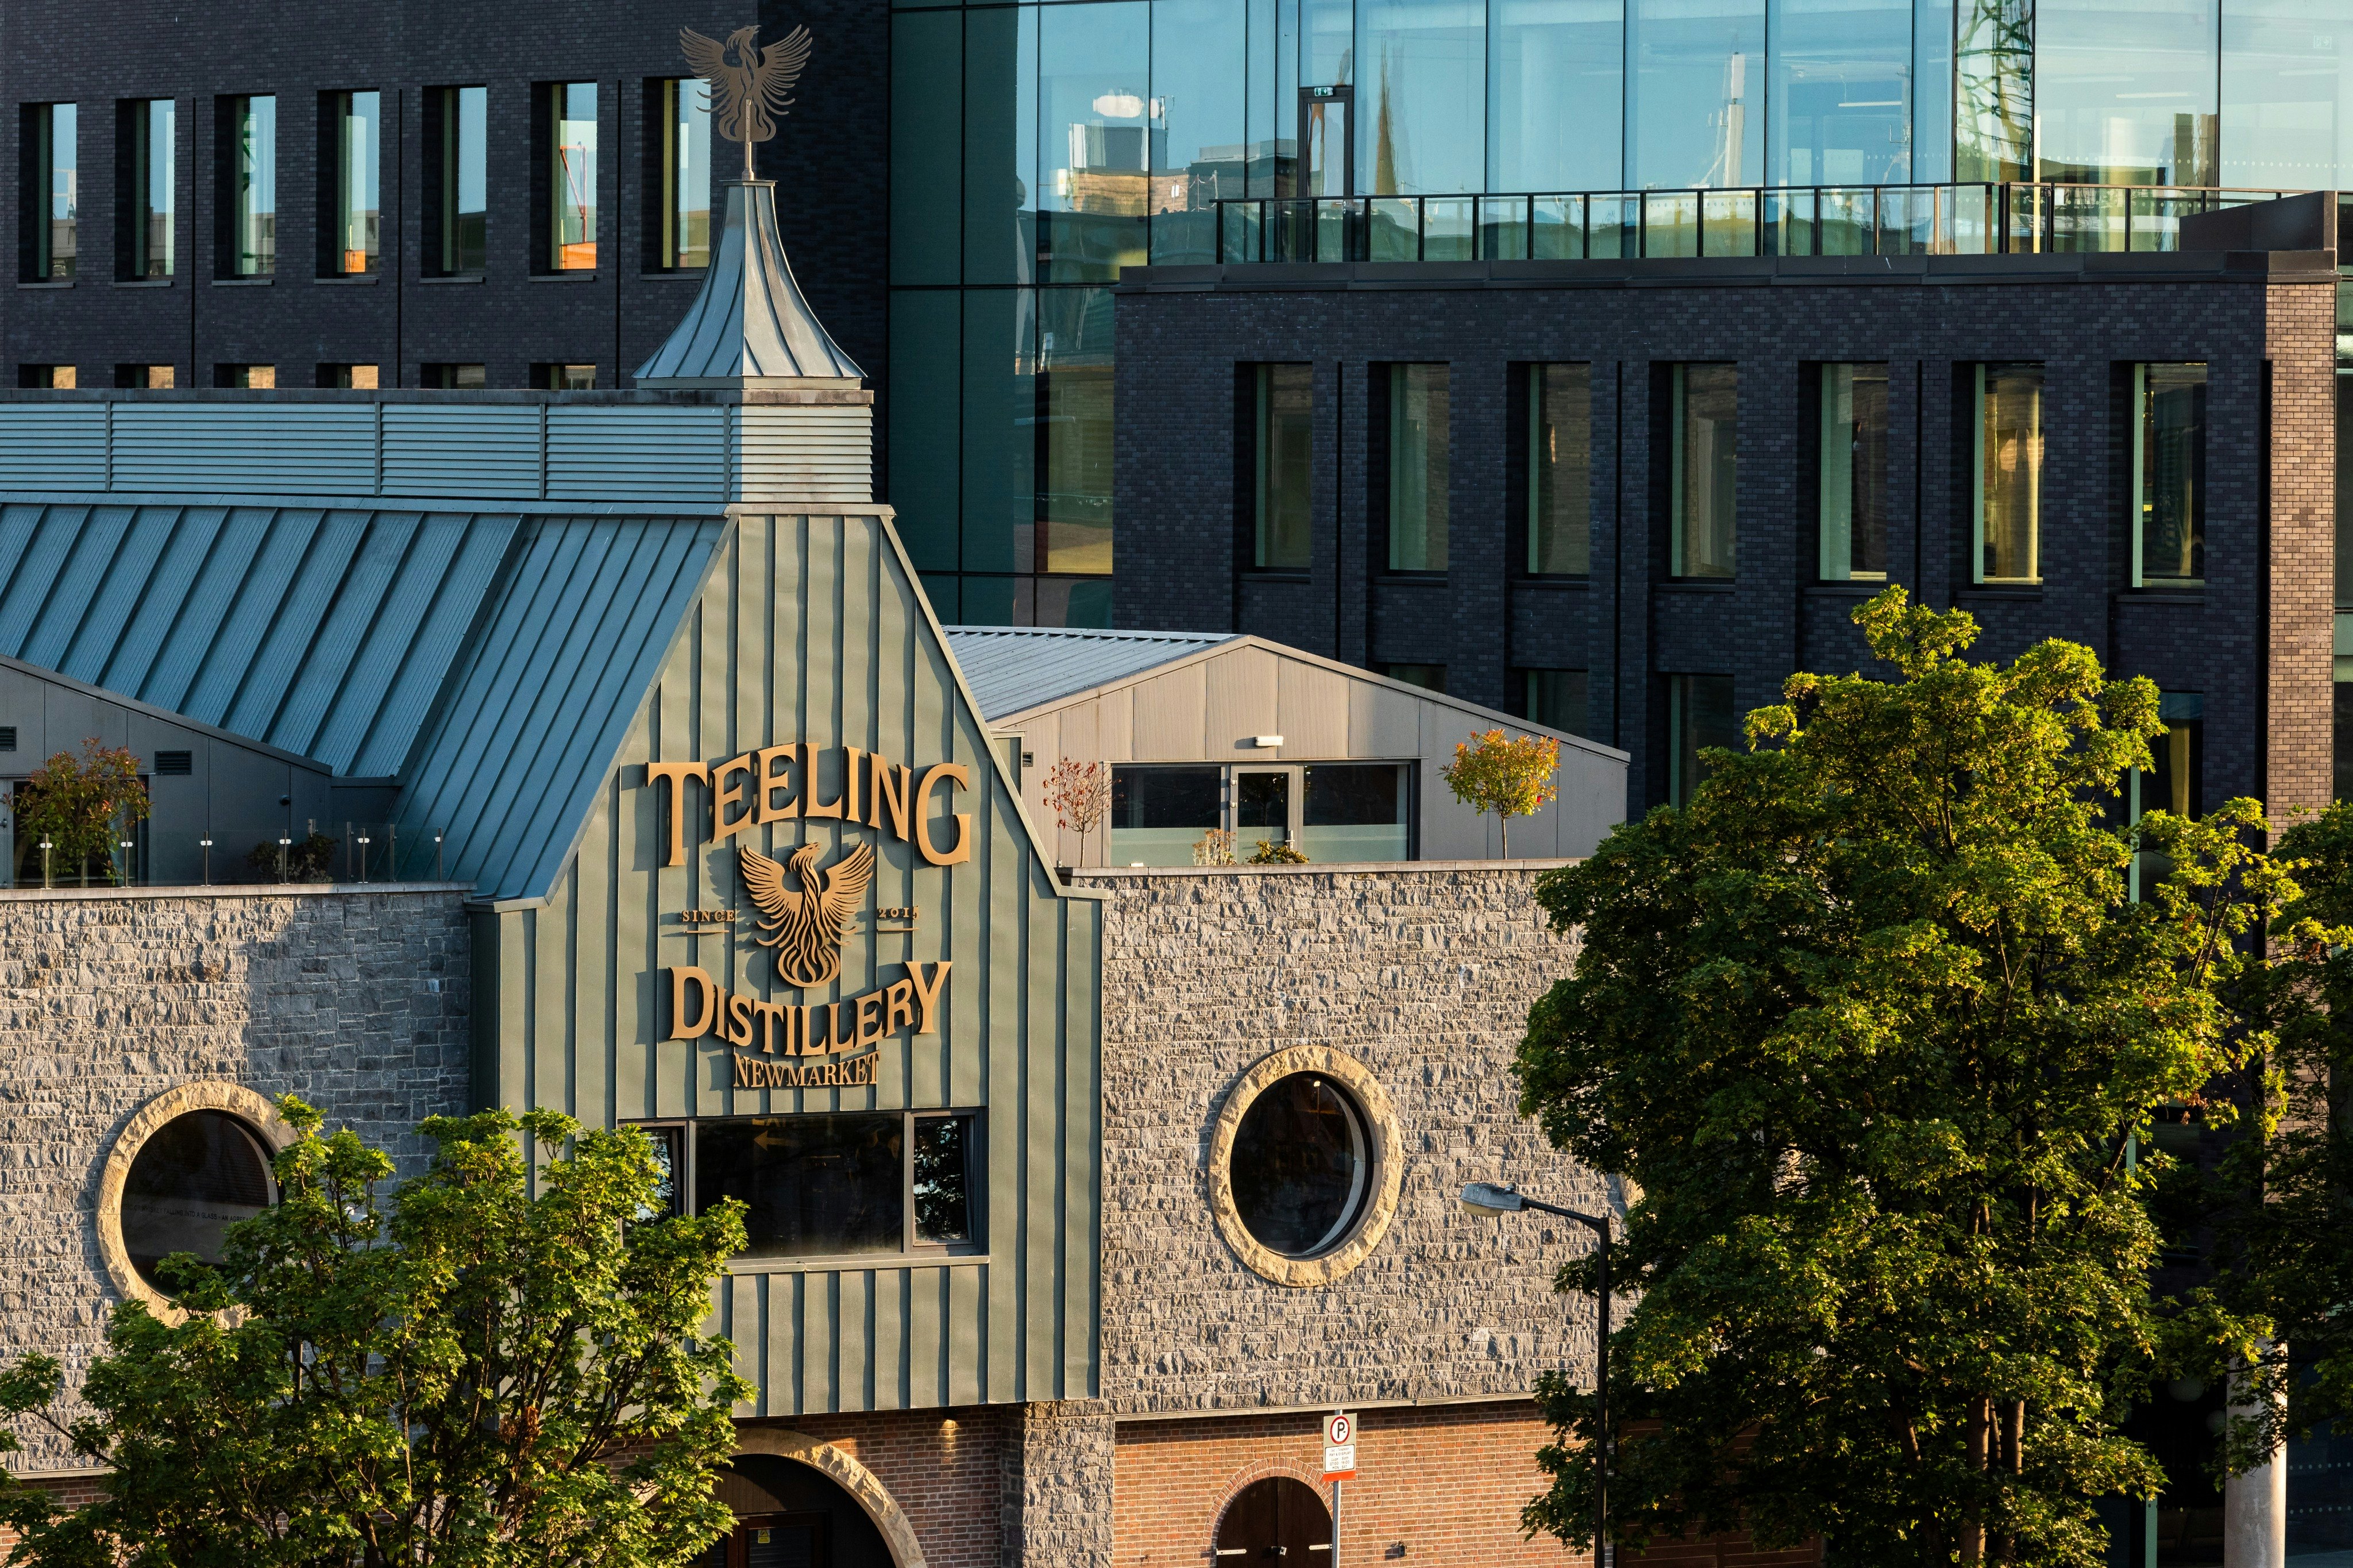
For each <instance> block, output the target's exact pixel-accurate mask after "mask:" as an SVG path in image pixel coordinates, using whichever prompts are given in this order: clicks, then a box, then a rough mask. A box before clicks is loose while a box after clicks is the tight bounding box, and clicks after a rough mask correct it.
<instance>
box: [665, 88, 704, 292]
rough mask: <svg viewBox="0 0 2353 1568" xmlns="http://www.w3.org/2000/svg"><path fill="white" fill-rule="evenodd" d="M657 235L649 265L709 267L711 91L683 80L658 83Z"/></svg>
mask: <svg viewBox="0 0 2353 1568" xmlns="http://www.w3.org/2000/svg"><path fill="white" fill-rule="evenodd" d="M660 110H661V145H660V148H659V155H660V160H661V163H660V167H661V184H662V188H661V233H660V235H659V237H658V239H657V242H656V247H655V252H654V265H655V266H657V267H659V268H681V267H708V266H710V265H711V89H710V88H709V87H708V86H707V85H706V84H705V83H703V82H702V81H701V80H698V79H694V78H691V77H689V78H686V79H671V80H668V81H664V82H663V83H662V84H661V100H660Z"/></svg>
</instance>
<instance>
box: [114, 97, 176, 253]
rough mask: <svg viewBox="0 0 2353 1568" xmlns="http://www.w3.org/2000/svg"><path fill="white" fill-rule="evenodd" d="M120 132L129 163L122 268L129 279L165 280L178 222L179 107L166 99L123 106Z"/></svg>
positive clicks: (147, 100)
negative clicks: (121, 129) (124, 109)
mask: <svg viewBox="0 0 2353 1568" xmlns="http://www.w3.org/2000/svg"><path fill="white" fill-rule="evenodd" d="M123 131H124V139H123V146H124V150H125V152H126V153H128V157H127V158H126V159H125V162H126V163H128V165H129V167H128V168H127V169H126V170H125V171H124V172H125V173H126V174H128V175H129V178H128V179H127V180H126V181H125V182H124V186H123V195H124V197H125V200H124V202H123V205H124V207H125V208H127V216H128V218H129V222H128V223H127V224H125V226H124V228H123V239H124V256H123V271H124V273H125V274H126V275H128V276H130V277H132V278H169V277H171V276H172V272H173V262H174V249H175V244H174V242H175V238H176V236H175V232H174V231H175V230H176V228H177V226H178V225H177V217H178V211H177V208H178V201H177V191H178V188H179V158H178V146H179V110H178V106H177V105H176V104H174V102H173V100H170V99H168V98H151V99H140V100H136V101H135V102H132V103H131V104H129V105H127V106H126V112H125V113H124V115H123Z"/></svg>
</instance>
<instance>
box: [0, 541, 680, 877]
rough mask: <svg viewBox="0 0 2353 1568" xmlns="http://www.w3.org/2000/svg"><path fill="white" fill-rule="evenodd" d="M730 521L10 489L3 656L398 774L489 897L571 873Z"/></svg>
mask: <svg viewBox="0 0 2353 1568" xmlns="http://www.w3.org/2000/svg"><path fill="white" fill-rule="evenodd" d="M725 526H726V524H725V520H724V519H723V518H718V517H708V516H706V517H669V518H661V517H657V518H644V517H628V518H624V517H539V516H532V515H529V514H524V513H519V512H489V511H423V510H411V509H393V508H380V509H369V508H352V509H341V508H320V507H274V506H237V505H213V506H180V505H170V506H94V505H88V504H66V503H62V502H57V503H52V502H44V501H41V500H18V501H16V502H13V503H10V504H7V505H5V506H0V584H5V588H4V589H0V656H5V657H6V658H16V659H21V660H23V661H24V662H26V663H27V664H32V665H37V666H39V667H41V668H47V669H54V670H57V671H59V672H60V673H62V674H64V675H67V676H69V677H71V678H72V679H77V680H80V681H86V682H88V683H89V684H90V685H92V686H96V687H100V688H103V689H106V690H109V691H112V692H117V693H120V694H121V695H122V696H125V697H130V698H133V699H135V700H139V701H142V702H146V703H150V704H153V706H155V707H157V708H160V709H164V710H168V711H170V712H174V713H178V714H184V715H185V716H186V717H188V718H190V719H193V720H195V721H198V722H199V723H203V724H208V725H213V726H216V727H217V728H220V729H222V730H226V731H230V732H232V733H234V734H237V735H243V736H248V737H250V738H252V739H254V740H258V741H262V742H268V743H269V744H270V745H272V746H276V747H278V748H280V749H281V750H283V751H288V752H295V753H297V754H299V755H302V756H306V757H311V758H314V759H316V760H318V761H319V762H322V763H325V764H326V765H327V766H329V767H330V768H332V770H333V771H334V772H335V773H337V774H338V775H341V776H344V777H353V776H358V777H376V778H381V777H386V776H393V775H397V776H398V777H399V778H400V780H401V783H402V786H403V787H402V789H401V792H400V797H399V805H398V807H397V809H398V812H399V826H400V829H401V834H402V837H411V836H412V835H414V836H415V837H413V838H411V841H412V842H416V843H422V842H424V841H425V840H426V838H427V837H429V835H430V834H432V833H436V832H438V833H441V834H443V835H445V837H446V844H445V849H446V853H447V856H448V869H449V871H450V873H451V874H452V875H454V876H456V877H457V878H458V879H461V880H468V881H472V882H474V883H475V884H476V886H477V889H478V890H479V892H480V895H481V896H483V897H485V898H493V899H504V898H518V897H526V896H533V895H536V894H539V893H542V892H543V891H545V890H546V889H547V888H548V887H549V886H550V885H551V884H552V883H553V881H554V877H555V874H556V872H557V871H558V870H559V869H560V868H561V867H562V864H563V861H564V858H565V854H566V853H567V851H568V850H569V848H570V846H571V843H572V839H573V836H574V835H575V832H576V831H577V829H578V827H579V825H580V822H581V820H582V819H583V818H584V817H585V816H586V812H587V809H588V804H589V801H590V799H591V797H592V796H593V795H594V794H595V791H596V784H597V782H598V780H599V779H600V778H601V777H602V776H603V774H604V772H605V769H606V767H607V763H609V761H610V759H611V757H612V756H613V755H614V753H615V752H617V749H618V747H619V745H620V742H621V739H622V735H623V732H624V731H626V729H627V728H628V722H629V720H630V719H631V717H632V716H633V715H634V714H635V712H636V710H637V707H638V701H639V700H640V698H641V697H642V695H643V693H644V691H645V689H646V687H647V686H648V685H649V683H650V682H651V680H652V679H653V673H654V668H655V667H656V666H657V665H658V664H659V661H660V659H661V657H662V655H663V653H664V652H665V651H666V650H667V648H668V647H669V645H670V638H671V636H672V634H673V633H674V631H675V629H676V626H677V624H678V620H679V617H680V616H681V614H682V613H683V610H684V606H685V605H687V603H688V602H689V601H690V600H691V597H692V595H693V592H694V589H695V587H696V585H697V584H699V582H700V581H701V578H702V571H703V568H704V567H705V565H706V564H707V563H708V562H709V560H710V557H711V552H712V549H713V547H714V546H715V545H716V544H717V542H718V541H719V538H720V536H721V534H722V532H723V531H724V529H725Z"/></svg>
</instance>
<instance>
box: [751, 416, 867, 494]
mask: <svg viewBox="0 0 2353 1568" xmlns="http://www.w3.org/2000/svg"><path fill="white" fill-rule="evenodd" d="M742 418H743V441H744V445H743V457H742V461H743V466H744V470H743V477H742V479H741V481H740V483H741V486H742V493H743V498H744V500H747V501H754V502H760V503H764V504H776V505H806V506H820V507H822V506H865V505H868V504H870V503H871V501H872V500H874V411H873V410H872V409H871V407H866V406H862V405H854V404H853V405H838V404H815V405H804V404H781V405H776V404H771V405H752V406H749V407H746V408H744V410H743V411H742Z"/></svg>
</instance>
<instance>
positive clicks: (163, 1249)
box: [122, 1110, 271, 1291]
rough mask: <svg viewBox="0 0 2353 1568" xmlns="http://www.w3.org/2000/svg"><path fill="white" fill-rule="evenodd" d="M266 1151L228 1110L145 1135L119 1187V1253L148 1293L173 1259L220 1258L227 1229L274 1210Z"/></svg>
mask: <svg viewBox="0 0 2353 1568" xmlns="http://www.w3.org/2000/svg"><path fill="white" fill-rule="evenodd" d="M270 1198H271V1182H270V1176H269V1149H268V1148H267V1146H265V1145H264V1144H263V1142H262V1141H261V1138H260V1135H259V1134H258V1133H256V1132H255V1131H254V1130H253V1129H252V1128H251V1127H248V1125H246V1123H245V1122H244V1121H241V1120H240V1119H238V1118H237V1117H235V1116H231V1115H230V1114H229V1113H228V1112H227V1111H225V1110H191V1111H189V1112H187V1113H186V1114H185V1115H183V1116H175V1117H174V1118H173V1119H172V1120H171V1121H167V1122H165V1123H164V1125H163V1126H161V1127H159V1128H157V1129H156V1130H155V1131H153V1133H151V1134H149V1135H148V1138H147V1141H146V1142H144V1143H142V1144H141V1145H140V1146H139V1152H137V1153H136V1154H134V1155H132V1158H131V1173H130V1175H129V1176H128V1177H126V1178H125V1179H124V1181H123V1184H122V1250H123V1252H124V1253H125V1254H126V1255H128V1257H129V1258H130V1259H131V1267H132V1268H135V1269H137V1270H138V1271H139V1278H140V1279H143V1280H145V1281H146V1282H147V1285H148V1287H149V1288H150V1289H154V1290H159V1291H160V1290H162V1289H164V1280H163V1276H162V1273H161V1271H160V1267H159V1266H160V1265H161V1264H162V1263H163V1261H164V1258H168V1257H170V1256H171V1255H172V1254H173V1253H174V1252H193V1253H195V1255H196V1256H197V1257H199V1258H203V1259H204V1260H205V1261H206V1262H207V1263H217V1262H219V1261H220V1258H221V1245H222V1240H223V1237H225V1235H226V1234H227V1230H228V1227H229V1226H232V1225H235V1224H236V1223H237V1221H238V1220H241V1219H251V1218H252V1217H253V1216H254V1215H258V1214H259V1213H260V1212H261V1211H262V1210H263V1209H266V1208H268V1207H269V1203H270Z"/></svg>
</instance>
